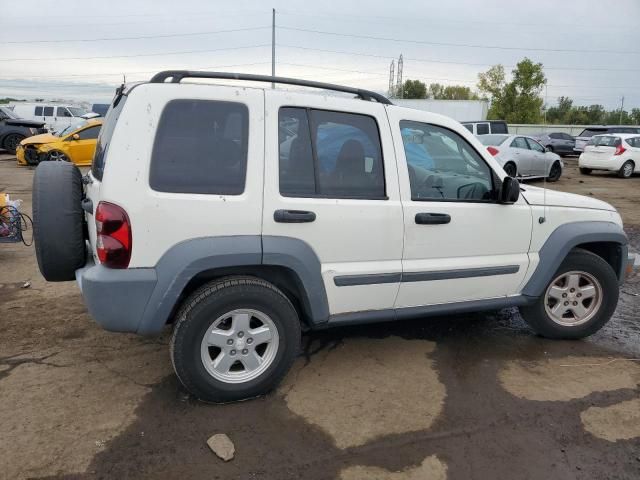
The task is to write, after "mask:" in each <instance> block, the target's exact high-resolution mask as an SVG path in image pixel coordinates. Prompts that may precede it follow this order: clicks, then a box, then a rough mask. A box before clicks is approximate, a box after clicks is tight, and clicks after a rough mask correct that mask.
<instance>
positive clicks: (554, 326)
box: [520, 249, 619, 339]
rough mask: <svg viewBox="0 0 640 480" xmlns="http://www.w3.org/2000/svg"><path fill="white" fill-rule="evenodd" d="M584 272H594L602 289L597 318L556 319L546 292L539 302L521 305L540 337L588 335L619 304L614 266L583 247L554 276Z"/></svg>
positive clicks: (570, 255)
mask: <svg viewBox="0 0 640 480" xmlns="http://www.w3.org/2000/svg"><path fill="white" fill-rule="evenodd" d="M571 271H580V272H586V273H588V274H590V275H592V276H593V277H594V278H595V279H596V280H597V281H598V282H599V284H600V286H601V288H602V303H601V304H600V307H599V308H598V309H597V311H596V312H595V314H594V315H593V317H592V318H591V319H590V320H588V321H587V322H585V323H583V324H580V325H574V326H566V325H561V324H559V323H557V322H555V321H554V320H553V319H552V318H551V317H550V316H549V315H548V313H547V311H546V308H545V302H546V298H545V295H546V291H547V288H548V287H549V285H547V287H545V292H544V293H543V294H542V296H541V297H540V298H539V299H538V300H537V301H536V303H534V304H532V305H528V306H524V307H521V308H520V312H521V313H522V317H523V318H524V319H525V321H526V322H527V323H528V324H529V326H530V327H531V328H532V329H533V330H534V331H535V332H536V333H537V334H538V335H540V336H542V337H546V338H554V339H578V338H584V337H588V336H589V335H592V334H594V333H595V332H597V331H598V330H600V329H601V328H602V327H603V326H604V325H605V324H606V323H607V322H608V321H609V319H610V318H611V316H612V315H613V312H614V311H615V309H616V306H617V304H618V295H619V290H618V288H619V287H618V278H617V276H616V274H615V272H614V271H613V269H612V268H611V266H610V265H609V264H608V263H607V262H606V261H604V260H603V259H602V258H601V257H599V256H597V255H595V254H593V253H591V252H588V251H586V250H582V249H575V250H572V251H571V252H569V255H567V258H565V260H564V261H563V262H562V264H561V265H560V267H559V268H558V270H557V271H556V273H555V274H554V275H553V279H552V280H551V281H550V283H551V282H552V281H553V280H554V279H556V278H557V277H558V276H559V275H561V274H563V273H566V272H571Z"/></svg>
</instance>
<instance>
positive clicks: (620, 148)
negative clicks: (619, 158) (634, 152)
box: [614, 145, 627, 155]
mask: <svg viewBox="0 0 640 480" xmlns="http://www.w3.org/2000/svg"><path fill="white" fill-rule="evenodd" d="M626 151H627V149H626V148H624V147H623V146H622V145H618V146H617V147H616V153H614V155H622V154H623V153H624V152H626Z"/></svg>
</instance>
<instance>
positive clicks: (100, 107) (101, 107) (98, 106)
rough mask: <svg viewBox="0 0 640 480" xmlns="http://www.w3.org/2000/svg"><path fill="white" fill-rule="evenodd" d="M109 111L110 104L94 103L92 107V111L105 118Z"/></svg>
mask: <svg viewBox="0 0 640 480" xmlns="http://www.w3.org/2000/svg"><path fill="white" fill-rule="evenodd" d="M107 110H109V104H108V103H94V104H93V105H91V111H92V112H94V113H97V114H98V115H100V116H101V117H104V116H105V115H106V114H107Z"/></svg>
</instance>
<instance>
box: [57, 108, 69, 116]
mask: <svg viewBox="0 0 640 480" xmlns="http://www.w3.org/2000/svg"><path fill="white" fill-rule="evenodd" d="M57 116H58V117H70V116H71V114H70V113H69V110H67V109H66V108H65V107H58V113H57Z"/></svg>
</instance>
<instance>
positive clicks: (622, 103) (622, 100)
mask: <svg viewBox="0 0 640 480" xmlns="http://www.w3.org/2000/svg"><path fill="white" fill-rule="evenodd" d="M623 111H624V95H623V96H622V98H621V99H620V120H618V125H622V112H623Z"/></svg>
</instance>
